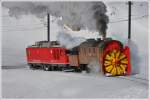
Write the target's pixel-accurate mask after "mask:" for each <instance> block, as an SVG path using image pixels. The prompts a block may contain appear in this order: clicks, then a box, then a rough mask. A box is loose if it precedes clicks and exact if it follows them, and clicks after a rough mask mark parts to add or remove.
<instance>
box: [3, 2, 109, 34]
mask: <svg viewBox="0 0 150 100" xmlns="http://www.w3.org/2000/svg"><path fill="white" fill-rule="evenodd" d="M2 6H3V7H6V8H8V9H9V15H10V16H14V17H16V18H19V17H20V16H21V15H27V14H33V15H35V16H37V17H39V18H43V17H44V16H46V14H47V13H50V14H51V15H52V16H55V17H61V18H62V20H59V21H58V24H59V25H64V24H66V25H68V26H69V27H70V28H72V29H73V30H80V29H81V28H82V29H89V30H93V31H95V30H98V31H99V33H100V34H101V35H105V34H106V29H107V23H108V22H109V20H108V16H107V15H106V12H107V10H106V6H105V4H104V3H103V2H3V3H2Z"/></svg>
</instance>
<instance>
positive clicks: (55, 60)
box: [26, 47, 69, 64]
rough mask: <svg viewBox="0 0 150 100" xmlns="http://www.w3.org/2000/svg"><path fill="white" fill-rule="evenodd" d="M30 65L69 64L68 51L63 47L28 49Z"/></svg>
mask: <svg viewBox="0 0 150 100" xmlns="http://www.w3.org/2000/svg"><path fill="white" fill-rule="evenodd" d="M26 54H27V62H28V63H43V64H68V63H69V62H68V56H67V54H66V49H65V48H61V47H49V48H38V47H28V48H26Z"/></svg>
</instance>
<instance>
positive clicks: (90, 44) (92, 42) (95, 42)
mask: <svg viewBox="0 0 150 100" xmlns="http://www.w3.org/2000/svg"><path fill="white" fill-rule="evenodd" d="M101 41H102V40H101V39H97V40H95V39H87V40H86V41H85V42H82V43H81V44H80V47H95V46H98V44H99V43H100V42H101Z"/></svg>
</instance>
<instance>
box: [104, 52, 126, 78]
mask: <svg viewBox="0 0 150 100" xmlns="http://www.w3.org/2000/svg"><path fill="white" fill-rule="evenodd" d="M127 64H128V59H127V56H126V55H125V54H124V53H123V52H121V51H120V50H119V49H118V50H117V49H114V50H111V51H110V52H108V53H107V54H106V56H105V57H104V63H103V66H104V71H105V74H107V75H112V76H116V75H124V74H125V73H126V69H127Z"/></svg>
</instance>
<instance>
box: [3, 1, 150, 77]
mask: <svg viewBox="0 0 150 100" xmlns="http://www.w3.org/2000/svg"><path fill="white" fill-rule="evenodd" d="M105 4H106V6H107V10H108V12H107V14H108V16H109V19H110V23H109V24H108V30H107V36H108V37H112V38H114V39H118V40H120V41H122V42H123V43H125V42H126V40H127V36H128V21H126V20H127V18H128V5H127V4H126V2H105ZM1 18H2V65H3V66H20V65H25V64H26V63H27V62H26V51H25V50H26V47H27V46H29V45H32V44H34V42H36V41H42V40H46V39H47V37H46V36H47V29H46V17H45V18H44V19H39V18H37V17H35V16H34V15H24V16H22V17H21V18H19V19H16V18H14V17H9V16H8V9H7V8H4V7H3V8H2V15H1ZM132 18H133V20H132V26H131V27H132V29H131V34H132V35H131V39H132V40H133V41H135V42H136V43H137V44H138V48H140V49H138V50H139V53H138V55H139V56H140V58H141V59H144V60H145V61H143V62H142V63H141V64H142V66H143V67H144V69H145V70H147V69H148V3H147V2H133V5H132ZM51 19H52V20H53V22H51V24H50V33H51V35H50V39H51V40H56V37H57V34H58V33H59V31H61V30H63V28H62V27H59V26H58V25H57V19H56V18H54V17H51ZM124 20H125V21H124ZM66 31H68V32H70V33H71V35H72V36H74V37H84V38H97V37H99V35H98V32H91V31H90V30H81V31H79V32H73V31H69V30H66ZM145 70H144V71H143V73H146V72H145ZM147 73H148V72H147ZM142 75H143V74H142ZM142 77H147V76H142Z"/></svg>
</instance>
